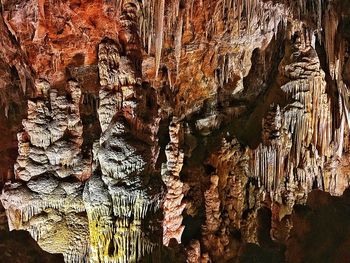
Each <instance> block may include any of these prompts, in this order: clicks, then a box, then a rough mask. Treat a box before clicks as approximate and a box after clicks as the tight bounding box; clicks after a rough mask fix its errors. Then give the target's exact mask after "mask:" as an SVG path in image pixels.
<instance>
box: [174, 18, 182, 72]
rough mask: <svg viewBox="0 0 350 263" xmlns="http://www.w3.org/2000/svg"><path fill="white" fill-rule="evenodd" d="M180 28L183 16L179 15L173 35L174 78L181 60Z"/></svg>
mask: <svg viewBox="0 0 350 263" xmlns="http://www.w3.org/2000/svg"><path fill="white" fill-rule="evenodd" d="M182 28H183V16H182V15H180V18H179V19H178V25H177V30H176V35H175V60H176V78H178V74H179V66H180V61H181V49H182Z"/></svg>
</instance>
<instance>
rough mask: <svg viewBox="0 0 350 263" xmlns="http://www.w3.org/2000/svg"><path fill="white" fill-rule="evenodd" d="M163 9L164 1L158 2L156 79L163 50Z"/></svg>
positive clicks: (156, 16) (156, 17)
mask: <svg viewBox="0 0 350 263" xmlns="http://www.w3.org/2000/svg"><path fill="white" fill-rule="evenodd" d="M164 7H165V0H159V1H158V6H157V7H156V13H155V19H156V30H155V50H156V54H155V56H156V69H155V70H156V78H157V76H158V71H159V67H160V61H161V56H162V50H163V38H164V19H165V17H164Z"/></svg>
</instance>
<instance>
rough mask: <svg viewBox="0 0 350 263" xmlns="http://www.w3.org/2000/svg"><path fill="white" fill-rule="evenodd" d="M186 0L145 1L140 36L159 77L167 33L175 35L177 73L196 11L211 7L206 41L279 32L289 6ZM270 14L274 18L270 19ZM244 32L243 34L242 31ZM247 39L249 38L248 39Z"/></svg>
mask: <svg viewBox="0 0 350 263" xmlns="http://www.w3.org/2000/svg"><path fill="white" fill-rule="evenodd" d="M204 2H205V1H202V0H201V1H195V0H191V1H185V2H181V1H180V0H176V1H171V2H169V3H168V2H166V1H165V0H143V2H142V8H141V9H142V14H143V16H141V18H140V37H141V39H142V43H143V45H144V47H145V49H146V50H147V52H148V53H149V54H150V53H151V52H154V56H155V72H156V77H157V75H158V71H159V68H160V64H161V58H162V52H163V44H164V41H165V38H167V36H168V35H170V36H172V38H173V41H174V43H173V46H174V47H175V49H174V57H175V61H176V69H177V72H178V69H179V64H180V60H181V53H182V39H183V34H184V33H185V32H186V31H188V30H193V29H191V27H192V26H193V24H192V22H193V18H194V17H195V16H196V12H198V10H201V9H203V8H204V6H210V10H213V11H212V14H211V15H210V16H208V17H207V18H206V20H205V21H204V22H205V23H206V25H205V26H204V27H203V28H205V30H204V31H203V32H200V33H201V34H203V37H204V40H205V41H209V40H210V39H211V38H212V37H213V36H214V35H215V34H218V33H220V34H225V35H227V36H228V41H230V42H232V41H234V40H237V41H238V39H240V38H241V37H244V38H245V37H246V35H247V34H248V35H250V34H254V33H255V32H258V31H259V32H260V31H261V30H262V31H263V32H265V33H269V32H267V31H268V30H270V29H271V28H272V29H273V31H274V33H275V34H277V31H278V25H279V23H280V21H284V23H283V24H286V18H287V14H288V12H289V11H288V9H287V8H283V5H280V4H272V3H270V2H269V3H263V2H262V1H259V0H240V1H234V0H225V1H213V2H211V1H208V3H204ZM271 17H272V18H273V19H271ZM242 30H245V31H244V32H245V34H244V35H243V34H242V35H241V31H242ZM246 40H249V38H247V39H246Z"/></svg>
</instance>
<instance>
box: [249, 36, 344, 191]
mask: <svg viewBox="0 0 350 263" xmlns="http://www.w3.org/2000/svg"><path fill="white" fill-rule="evenodd" d="M306 40H307V38H304V41H300V36H299V37H298V38H296V39H295V42H294V44H293V45H294V46H293V48H292V52H293V53H292V56H291V58H294V59H295V60H293V59H292V61H291V62H288V63H287V64H286V65H283V62H282V66H281V67H280V68H281V70H282V72H281V73H282V74H283V75H284V76H285V77H287V78H289V82H287V83H286V84H284V85H283V86H282V87H281V89H282V91H283V92H284V93H285V96H286V101H287V102H288V104H287V105H286V106H285V107H283V108H281V107H280V106H279V105H278V106H277V108H274V109H272V111H271V113H270V114H268V115H267V117H266V118H265V119H264V122H263V127H264V128H263V140H264V143H263V144H261V145H260V146H259V147H258V148H257V149H256V150H254V151H253V158H252V162H253V167H254V175H255V177H256V178H258V179H259V184H260V185H262V186H264V188H265V189H266V190H267V191H268V192H269V193H270V194H271V197H272V198H275V197H276V196H275V195H276V194H277V196H279V197H281V196H280V194H281V193H280V191H287V192H288V191H289V190H290V189H289V190H288V189H287V188H288V186H287V188H286V189H285V187H284V184H287V185H293V187H299V186H300V187H301V188H300V189H302V191H304V193H305V195H307V193H308V192H310V191H311V190H312V187H314V186H315V185H317V186H318V187H320V188H323V187H324V185H323V183H322V180H323V179H322V178H323V173H320V170H323V169H325V166H324V165H325V163H326V161H329V160H333V159H334V160H335V159H336V158H337V157H339V154H341V153H340V152H341V151H342V140H343V137H342V136H343V133H344V127H343V126H344V125H341V126H340V128H339V129H336V131H335V132H333V130H332V129H333V121H334V120H333V116H332V112H331V110H332V108H331V103H330V99H329V98H328V96H327V94H326V83H325V78H324V73H323V71H322V70H321V68H320V63H319V60H318V58H317V56H316V53H315V51H314V50H313V49H312V47H311V46H310V44H311V43H310V41H306ZM340 106H341V105H340ZM342 119H343V120H344V117H342ZM342 122H343V121H342ZM306 170H307V171H308V172H306ZM333 170H334V169H333ZM307 174H308V176H306V175H307ZM295 194H296V193H295Z"/></svg>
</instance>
